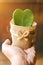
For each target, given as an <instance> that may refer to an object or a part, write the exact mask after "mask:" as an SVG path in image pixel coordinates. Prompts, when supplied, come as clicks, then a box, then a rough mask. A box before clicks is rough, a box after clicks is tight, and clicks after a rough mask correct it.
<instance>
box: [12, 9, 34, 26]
mask: <svg viewBox="0 0 43 65" xmlns="http://www.w3.org/2000/svg"><path fill="white" fill-rule="evenodd" d="M13 20H14V23H15V24H16V25H19V26H31V25H32V23H33V22H34V15H33V13H32V11H31V10H30V9H25V10H24V11H23V10H21V9H16V10H15V11H14V13H13Z"/></svg>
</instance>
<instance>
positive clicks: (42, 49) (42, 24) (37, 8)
mask: <svg viewBox="0 0 43 65" xmlns="http://www.w3.org/2000/svg"><path fill="white" fill-rule="evenodd" d="M0 1H2V0H0ZM13 1H14V0H13ZM32 1H33V2H32ZM32 1H31V0H30V2H21V3H17V2H16V3H13V2H12V3H0V45H1V44H2V42H3V41H4V40H5V39H7V38H9V39H11V35H10V20H11V19H12V13H13V11H14V9H16V8H21V9H25V8H29V9H31V10H32V11H33V13H34V16H35V21H36V22H37V23H38V26H37V37H36V50H37V52H38V54H39V55H38V59H37V62H36V65H43V0H32ZM0 47H1V46H0ZM40 54H41V55H40ZM39 56H41V57H39ZM0 65H10V64H9V61H8V60H7V59H6V57H5V56H4V55H3V54H2V53H1V52H0Z"/></svg>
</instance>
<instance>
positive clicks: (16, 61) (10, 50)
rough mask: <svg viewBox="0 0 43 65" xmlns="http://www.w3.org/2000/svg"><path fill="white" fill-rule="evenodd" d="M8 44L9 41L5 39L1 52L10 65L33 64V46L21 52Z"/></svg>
mask: <svg viewBox="0 0 43 65" xmlns="http://www.w3.org/2000/svg"><path fill="white" fill-rule="evenodd" d="M10 43H11V42H10V40H9V39H7V40H6V41H5V42H4V43H3V44H2V52H3V53H4V54H5V55H6V57H7V58H8V59H9V60H10V62H11V64H12V65H33V64H34V63H35V60H36V59H35V58H36V52H35V48H34V46H33V47H31V48H29V49H27V50H22V49H21V48H19V47H16V46H12V45H10Z"/></svg>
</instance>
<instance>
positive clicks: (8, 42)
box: [2, 39, 11, 45]
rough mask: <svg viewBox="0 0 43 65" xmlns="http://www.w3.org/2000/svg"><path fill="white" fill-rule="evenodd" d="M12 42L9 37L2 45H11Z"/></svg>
mask: <svg viewBox="0 0 43 65" xmlns="http://www.w3.org/2000/svg"><path fill="white" fill-rule="evenodd" d="M10 44H11V42H10V40H9V39H6V40H5V41H4V42H3V44H2V45H10Z"/></svg>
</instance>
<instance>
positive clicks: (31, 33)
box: [10, 20, 37, 49]
mask: <svg viewBox="0 0 43 65" xmlns="http://www.w3.org/2000/svg"><path fill="white" fill-rule="evenodd" d="M36 25H37V24H36V23H35V22H34V23H33V25H32V26H18V25H15V24H14V23H13V20H11V21H10V33H11V37H12V45H15V46H18V47H20V48H22V49H27V48H29V47H31V45H33V43H34V40H35V36H36V33H35V32H36Z"/></svg>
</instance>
